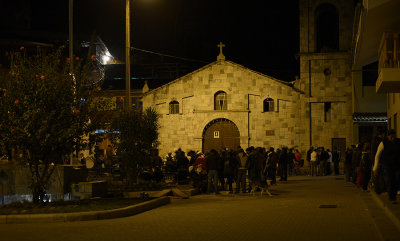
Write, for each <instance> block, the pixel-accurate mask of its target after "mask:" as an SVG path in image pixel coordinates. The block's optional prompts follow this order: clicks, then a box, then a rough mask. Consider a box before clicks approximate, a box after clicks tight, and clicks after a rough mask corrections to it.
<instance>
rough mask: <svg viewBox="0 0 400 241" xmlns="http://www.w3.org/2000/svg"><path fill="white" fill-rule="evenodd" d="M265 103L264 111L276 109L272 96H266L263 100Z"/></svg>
mask: <svg viewBox="0 0 400 241" xmlns="http://www.w3.org/2000/svg"><path fill="white" fill-rule="evenodd" d="M263 104H264V112H272V111H274V100H273V99H271V98H266V99H265V100H264V102H263Z"/></svg>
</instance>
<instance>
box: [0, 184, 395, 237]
mask: <svg viewBox="0 0 400 241" xmlns="http://www.w3.org/2000/svg"><path fill="white" fill-rule="evenodd" d="M271 192H272V194H273V196H272V197H268V196H262V197H260V193H256V195H255V196H249V195H247V194H246V195H245V194H240V195H228V194H227V193H224V192H223V194H222V195H214V194H211V195H198V196H194V197H191V198H190V199H173V200H172V203H171V204H169V205H166V206H163V207H160V208H157V209H154V210H151V211H148V212H145V213H141V214H138V215H136V216H132V217H127V218H120V219H111V220H99V221H85V222H70V223H46V224H4V225H0V233H1V240H2V241H5V240H15V241H16V240H18V241H23V240H59V241H63V240H74V241H78V240H90V241H101V240H140V241H144V240H171V241H176V240H189V241H191V240H201V241H213V240H240V241H244V240H273V241H278V240H284V241H290V240H299V241H300V240H307V241H312V240H324V241H329V240H332V241H333V240H334V241H338V240H339V241H345V240H351V241H357V240H362V241H369V240H393V241H395V240H400V238H399V237H400V232H399V230H397V229H396V227H395V226H394V225H393V224H392V223H391V221H390V220H389V219H388V218H387V217H386V215H385V213H384V212H383V210H382V209H381V208H380V207H378V205H377V204H376V203H375V202H374V200H373V199H372V198H371V195H370V194H369V193H365V192H362V191H361V190H360V189H358V188H356V187H355V186H354V185H353V184H350V183H346V182H345V181H344V180H343V177H334V176H332V177H313V178H312V177H289V181H288V182H287V183H280V182H278V185H277V186H273V187H272V188H271ZM321 205H325V207H327V208H321V207H320V206H321ZM335 205H336V208H335ZM397 205H400V204H397Z"/></svg>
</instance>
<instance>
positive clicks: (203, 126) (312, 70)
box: [143, 0, 354, 155]
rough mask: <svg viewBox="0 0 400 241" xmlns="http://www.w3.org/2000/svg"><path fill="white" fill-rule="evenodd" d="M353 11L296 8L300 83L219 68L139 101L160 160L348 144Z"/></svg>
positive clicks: (220, 60)
mask: <svg viewBox="0 0 400 241" xmlns="http://www.w3.org/2000/svg"><path fill="white" fill-rule="evenodd" d="M353 9H354V8H353V3H352V1H348V0H338V1H323V0H309V1H303V0H301V1H300V53H299V59H300V78H299V79H297V80H296V81H294V82H292V83H290V84H289V83H287V82H284V81H281V80H278V79H275V78H273V77H270V76H267V75H264V74H261V73H258V72H255V71H253V70H251V69H248V68H246V67H244V66H241V65H240V64H237V63H234V62H231V61H227V60H225V56H223V53H222V44H220V45H219V46H220V55H219V56H218V57H217V61H215V62H213V63H210V64H208V65H206V66H204V67H202V68H200V69H198V70H196V71H194V72H192V73H189V74H187V75H185V76H183V77H181V78H178V79H176V80H174V81H172V82H170V83H168V84H166V85H163V86H161V87H159V88H156V89H153V90H150V91H147V92H145V93H144V94H143V107H144V108H147V107H153V108H155V109H156V110H157V112H158V113H159V114H160V130H159V134H160V135H159V141H160V146H159V149H160V154H161V155H163V154H166V153H168V152H172V151H173V150H174V149H177V148H182V150H184V151H188V150H199V151H203V152H207V151H209V150H210V149H212V148H214V149H221V148H231V149H236V148H237V147H238V146H241V147H242V148H246V147H248V146H255V147H257V146H260V147H265V148H269V147H275V148H280V147H282V146H287V147H296V148H298V149H299V150H300V151H302V152H303V153H304V152H305V151H306V150H307V149H308V148H309V147H310V146H312V145H314V146H324V147H325V148H329V149H330V148H333V147H334V146H338V147H339V148H340V149H341V150H342V151H344V149H345V148H346V146H348V145H350V144H352V143H353V140H352V136H353V118H352V113H353V112H352V93H353V91H352V73H351V39H352V24H353Z"/></svg>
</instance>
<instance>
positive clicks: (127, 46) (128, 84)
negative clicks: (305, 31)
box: [125, 0, 132, 110]
mask: <svg viewBox="0 0 400 241" xmlns="http://www.w3.org/2000/svg"><path fill="white" fill-rule="evenodd" d="M125 11H126V13H125V83H126V99H127V101H126V109H127V110H129V108H131V106H132V99H131V61H130V57H131V56H130V51H131V39H130V32H131V31H130V0H126V7H125Z"/></svg>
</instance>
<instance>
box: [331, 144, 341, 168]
mask: <svg viewBox="0 0 400 241" xmlns="http://www.w3.org/2000/svg"><path fill="white" fill-rule="evenodd" d="M341 158H342V155H341V153H340V151H339V150H338V147H337V146H335V148H334V150H333V152H332V161H333V170H334V171H335V175H339V174H340V172H339V162H340V159H341Z"/></svg>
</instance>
